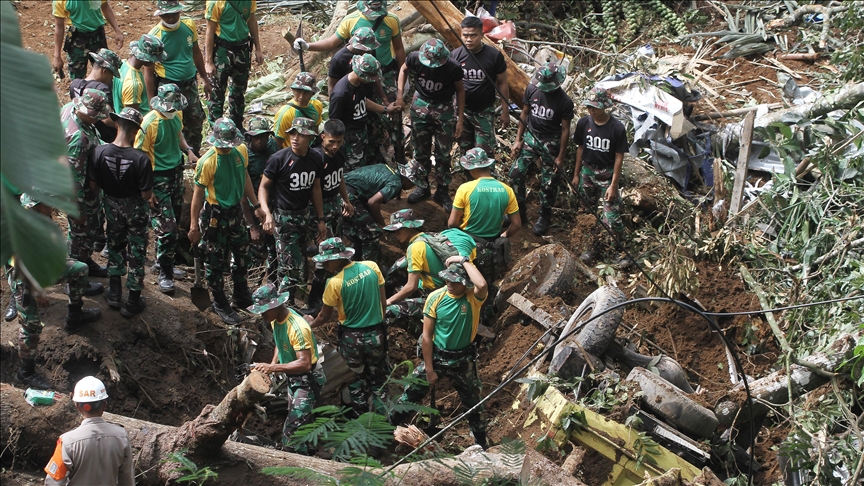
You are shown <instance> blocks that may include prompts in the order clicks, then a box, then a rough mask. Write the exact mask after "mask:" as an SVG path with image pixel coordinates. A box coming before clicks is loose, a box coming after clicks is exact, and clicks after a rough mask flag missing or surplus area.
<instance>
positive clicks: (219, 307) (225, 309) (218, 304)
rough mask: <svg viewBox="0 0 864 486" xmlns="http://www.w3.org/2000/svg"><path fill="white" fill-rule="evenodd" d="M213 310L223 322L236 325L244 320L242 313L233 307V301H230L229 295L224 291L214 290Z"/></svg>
mask: <svg viewBox="0 0 864 486" xmlns="http://www.w3.org/2000/svg"><path fill="white" fill-rule="evenodd" d="M213 312H215V313H216V315H217V316H219V318H220V319H222V321H223V322H225V323H226V324H231V325H232V326H236V325H238V324H240V323H241V322H242V321H243V319H242V318H241V317H240V315H239V314H237V312H235V311H234V309H232V308H231V303H230V302H228V297H225V293H224V292H215V291H214V292H213Z"/></svg>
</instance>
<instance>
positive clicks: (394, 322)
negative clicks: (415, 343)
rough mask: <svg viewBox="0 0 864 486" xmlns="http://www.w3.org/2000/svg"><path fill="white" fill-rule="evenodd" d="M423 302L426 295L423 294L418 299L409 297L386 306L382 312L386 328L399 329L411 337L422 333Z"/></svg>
mask: <svg viewBox="0 0 864 486" xmlns="http://www.w3.org/2000/svg"><path fill="white" fill-rule="evenodd" d="M421 293H422V292H421ZM425 302H426V295H425V294H424V295H422V296H420V297H409V298H407V299H403V300H400V301H399V302H396V303H395V304H390V305H388V306H387V308H386V309H385V310H384V320H385V321H386V322H387V327H390V326H396V327H399V328H401V329H404V330H405V331H407V332H408V334H410V335H412V336H416V335H418V334H420V332H422V331H423V304H424V303H425Z"/></svg>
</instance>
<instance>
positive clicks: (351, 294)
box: [323, 262, 384, 329]
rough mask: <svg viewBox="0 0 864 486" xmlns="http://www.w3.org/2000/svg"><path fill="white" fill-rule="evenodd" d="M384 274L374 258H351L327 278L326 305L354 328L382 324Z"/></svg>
mask: <svg viewBox="0 0 864 486" xmlns="http://www.w3.org/2000/svg"><path fill="white" fill-rule="evenodd" d="M383 285H384V275H382V274H381V270H380V269H379V268H378V264H377V263H375V262H351V263H349V264H348V265H346V266H345V268H343V269H342V270H341V271H340V272H339V273H337V274H336V275H335V276H334V277H331V278H330V279H329V280H327V288H326V289H325V290H324V298H323V301H324V305H326V306H329V307H335V308H336V309H337V310H338V311H339V322H340V323H341V324H342V325H343V326H345V327H349V328H352V329H362V328H365V327H371V326H374V325H375V324H380V323H381V322H382V321H383V320H384V314H383V312H382V310H381V290H380V289H381V287H382V286H383Z"/></svg>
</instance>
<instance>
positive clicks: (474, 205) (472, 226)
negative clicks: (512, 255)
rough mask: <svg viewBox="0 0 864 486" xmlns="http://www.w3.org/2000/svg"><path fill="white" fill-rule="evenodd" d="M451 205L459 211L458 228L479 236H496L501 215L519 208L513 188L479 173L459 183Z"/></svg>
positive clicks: (514, 211)
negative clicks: (476, 176)
mask: <svg viewBox="0 0 864 486" xmlns="http://www.w3.org/2000/svg"><path fill="white" fill-rule="evenodd" d="M453 207H454V208H456V209H460V210H462V211H463V214H462V222H461V223H460V224H459V228H461V229H462V230H463V231H465V232H466V233H469V234H472V235H474V236H479V237H481V238H497V237H498V236H499V235H500V234H501V226H502V223H503V219H504V215H505V214H515V213H517V212H519V204H518V203H517V202H516V194H515V193H514V192H513V189H511V188H510V186H508V185H507V184H504V183H503V182H500V181H497V180H495V179H494V178H492V177H481V178H479V179H475V180H473V181H470V182H466V183H464V184H462V185H461V186H459V189H457V190H456V197H455V198H453Z"/></svg>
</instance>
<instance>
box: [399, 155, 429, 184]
mask: <svg viewBox="0 0 864 486" xmlns="http://www.w3.org/2000/svg"><path fill="white" fill-rule="evenodd" d="M397 165H398V166H399V175H401V176H402V177H405V178H407V179H408V180H409V181H411V182H413V183H414V185H415V186H417V187H422V188H426V187H428V186H429V183H428V182H427V181H426V177H425V175H426V169H425V168H424V167H423V166H422V165H421V164H420V162H417V161H416V160H413V159H412V160H409V161H408V162H405V163H404V164H397Z"/></svg>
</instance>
